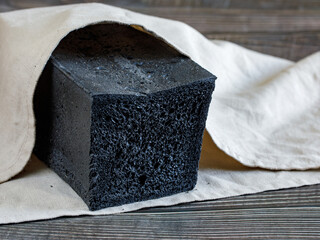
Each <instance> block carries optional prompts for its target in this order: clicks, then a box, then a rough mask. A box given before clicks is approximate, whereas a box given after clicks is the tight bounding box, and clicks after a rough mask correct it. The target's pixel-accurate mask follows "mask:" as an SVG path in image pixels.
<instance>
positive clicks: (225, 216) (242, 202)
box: [0, 185, 320, 239]
mask: <svg viewBox="0 0 320 240" xmlns="http://www.w3.org/2000/svg"><path fill="white" fill-rule="evenodd" d="M319 192H320V185H314V186H306V187H301V188H294V189H287V190H281V191H269V192H265V193H260V194H252V195H245V196H239V197H231V198H225V199H221V200H216V201H206V202H196V203H189V204H182V205H178V206H171V207H160V208H149V209H144V210H140V211H136V212H132V213H123V214H116V215H108V216H95V217H92V216H89V217H73V218H58V219H54V220H47V221H38V222H30V223H21V224H14V225H6V226H0V236H1V239H88V238H89V239H150V238H159V239H160V238H165V239H209V238H210V239H224V238H228V239H267V238H268V239H288V238H294V239H312V238H313V239H319V238H320V227H319V224H320V194H319Z"/></svg>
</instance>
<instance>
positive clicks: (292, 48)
mask: <svg viewBox="0 0 320 240" xmlns="http://www.w3.org/2000/svg"><path fill="white" fill-rule="evenodd" d="M206 37H207V38H209V39H220V40H227V41H231V42H234V43H237V44H239V45H241V46H244V47H246V48H249V49H252V50H255V51H258V52H262V53H266V54H270V55H273V56H278V57H282V58H286V59H289V60H293V61H297V60H300V59H302V58H304V57H306V56H308V55H310V54H312V53H314V52H316V51H319V50H320V30H319V31H315V32H294V33H283V32H282V33H259V32H257V33H254V32H253V33H211V34H206Z"/></svg>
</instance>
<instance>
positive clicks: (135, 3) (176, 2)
mask: <svg viewBox="0 0 320 240" xmlns="http://www.w3.org/2000/svg"><path fill="white" fill-rule="evenodd" d="M6 2H7V5H11V6H14V7H15V8H26V7H32V6H40V5H58V4H59V5H61V4H73V3H81V2H91V1H89V0H28V1H25V0H7V1H6ZM95 2H101V3H106V4H111V5H114V6H122V7H124V6H126V7H129V8H130V7H141V8H150V7H180V8H190V7H197V8H199V7H203V8H220V9H272V10H277V9H295V10H297V9H299V10H301V9H320V1H318V0H290V1H288V0H97V1H95Z"/></svg>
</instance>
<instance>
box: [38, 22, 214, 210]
mask: <svg viewBox="0 0 320 240" xmlns="http://www.w3.org/2000/svg"><path fill="white" fill-rule="evenodd" d="M215 79H216V77H215V76H213V75H212V74H210V73H209V72H208V71H206V70H204V69H203V68H201V67H200V66H198V65H197V64H196V63H194V62H193V61H192V60H190V59H189V58H187V57H185V56H183V55H182V54H180V53H178V52H177V51H176V50H174V49H172V48H170V47H169V46H168V45H167V44H165V43H163V42H162V41H160V40H159V39H156V38H155V37H153V36H150V35H148V34H146V33H143V32H140V31H137V30H135V29H133V28H131V27H129V26H125V25H117V24H99V25H93V26H89V27H86V28H83V29H80V30H77V31H74V32H72V33H71V34H69V35H68V36H67V37H66V38H64V39H63V40H62V41H61V43H60V44H59V46H58V47H57V48H56V50H55V51H54V53H53V54H52V57H51V59H50V61H49V63H48V64H47V66H46V68H45V70H44V71H43V73H42V75H41V77H40V79H39V83H38V85H37V88H36V92H35V97H34V110H35V116H36V144H35V148H34V152H35V154H36V155H37V156H38V157H39V158H40V159H41V160H43V161H44V162H45V163H46V164H47V165H48V166H49V167H50V168H52V169H53V170H54V171H55V172H56V173H57V174H58V175H59V176H60V177H61V178H63V179H64V180H65V181H66V182H67V183H68V184H69V185H70V186H71V187H72V188H73V189H74V190H75V191H76V192H77V193H78V194H79V195H80V196H81V197H82V198H83V200H84V201H85V202H86V204H87V205H88V207H89V209H90V210H98V209H101V208H105V207H110V206H117V205H121V204H125V203H132V202H137V201H142V200H147V199H154V198H159V197H163V196H168V195H172V194H175V193H179V192H183V191H188V190H191V189H193V188H194V186H195V184H196V181H197V170H198V162H199V158H200V151H201V143H202V135H203V131H204V128H205V121H206V117H207V112H208V107H209V104H210V101H211V94H212V91H213V90H214V82H215Z"/></svg>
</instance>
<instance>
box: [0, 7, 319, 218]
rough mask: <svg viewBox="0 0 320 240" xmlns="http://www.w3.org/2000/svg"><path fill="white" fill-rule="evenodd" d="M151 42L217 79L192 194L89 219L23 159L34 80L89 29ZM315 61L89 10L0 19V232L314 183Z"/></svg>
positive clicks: (153, 20)
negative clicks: (113, 30) (5, 226)
mask: <svg viewBox="0 0 320 240" xmlns="http://www.w3.org/2000/svg"><path fill="white" fill-rule="evenodd" d="M111 22H113V23H114V22H115V23H121V24H127V25H131V26H132V27H134V28H136V29H138V30H141V31H145V32H148V33H150V34H152V35H154V36H157V37H159V38H160V39H162V40H163V41H165V42H166V43H167V44H169V45H171V46H172V47H174V48H176V49H177V50H178V51H180V52H182V53H183V54H185V55H187V56H189V57H190V58H191V59H192V60H193V61H195V62H196V63H198V64H199V65H201V66H202V67H204V68H205V69H207V70H208V71H210V72H212V73H213V74H214V75H216V76H217V77H218V80H217V82H216V89H215V91H214V93H213V98H212V102H211V104H210V108H209V113H208V119H207V123H206V131H205V133H204V139H203V147H202V153H201V160H200V166H199V167H200V170H199V176H198V182H197V185H196V187H195V189H194V190H192V191H189V192H186V193H180V194H176V195H173V196H169V197H164V198H160V199H155V200H149V201H143V202H137V203H132V204H126V205H123V206H119V207H111V208H106V209H102V210H99V211H94V212H90V211H89V210H88V208H87V206H86V205H85V203H84V202H83V201H82V200H81V198H80V197H79V196H78V195H77V194H76V193H75V192H74V191H73V190H72V189H71V188H70V187H69V185H67V184H66V183H65V182H64V181H63V180H62V179H60V178H59V177H58V176H57V175H56V174H55V173H54V172H53V171H51V170H50V169H49V168H47V167H46V166H45V165H44V164H43V163H42V162H41V161H39V160H38V159H37V158H36V157H35V156H34V155H32V149H33V145H34V141H35V119H34V115H33V108H32V98H33V93H34V89H35V86H36V83H37V80H38V78H39V76H40V74H41V72H42V70H43V68H44V66H45V64H46V62H47V61H48V59H49V57H50V55H51V53H52V51H53V50H54V49H55V47H56V46H57V45H58V44H59V41H60V40H61V39H62V38H63V37H65V36H66V35H67V34H68V33H69V32H71V31H73V30H75V29H79V28H82V27H85V26H87V25H91V24H96V23H105V24H108V23H111ZM319 167H320V53H314V54H313V55H311V56H309V57H307V58H305V59H303V60H301V61H299V62H297V63H294V62H291V61H288V60H285V59H280V58H276V57H273V56H268V55H265V54H261V53H257V52H254V51H251V50H248V49H245V48H243V47H240V46H238V45H236V44H233V43H230V42H226V41H215V40H213V41H209V40H208V39H206V38H205V37H204V36H202V35H201V34H200V33H199V32H197V31H196V30H194V29H193V28H191V27H190V26H188V25H186V24H184V23H181V22H177V21H172V20H167V19H162V18H158V17H152V16H147V15H143V14H139V13H134V12H131V11H128V10H124V9H120V8H116V7H112V6H108V5H103V4H97V3H90V4H77V5H65V6H58V7H49V8H37V9H28V10H20V11H13V12H8V13H3V14H0V182H1V184H0V223H16V222H22V221H31V220H39V219H49V218H55V217H59V216H75V215H82V214H87V215H97V214H110V213H119V212H125V211H132V210H137V209H141V208H145V207H151V206H167V205H173V204H178V203H183V202H191V201H201V200H208V199H217V198H222V197H228V196H235V195H241V194H247V193H255V192H261V191H266V190H273V189H280V188H289V187H297V186H302V185H308V184H316V183H320V174H319V169H318V168H319Z"/></svg>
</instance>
